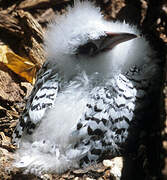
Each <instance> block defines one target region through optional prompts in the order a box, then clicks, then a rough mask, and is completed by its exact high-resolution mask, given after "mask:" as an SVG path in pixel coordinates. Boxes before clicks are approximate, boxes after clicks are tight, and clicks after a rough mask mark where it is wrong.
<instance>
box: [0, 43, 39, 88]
mask: <svg viewBox="0 0 167 180" xmlns="http://www.w3.org/2000/svg"><path fill="white" fill-rule="evenodd" d="M0 62H2V63H4V64H5V65H6V66H7V67H8V68H9V69H11V70H12V71H14V72H15V73H16V74H18V75H20V76H21V77H23V78H25V79H26V80H27V81H28V82H30V83H32V84H34V83H35V77H36V71H37V67H36V65H35V64H33V63H32V62H31V61H29V60H28V59H25V58H23V57H20V56H18V55H17V54H15V53H13V52H12V51H10V50H9V48H8V47H7V46H0Z"/></svg>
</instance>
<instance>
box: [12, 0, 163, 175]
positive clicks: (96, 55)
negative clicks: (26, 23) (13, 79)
mask: <svg viewBox="0 0 167 180" xmlns="http://www.w3.org/2000/svg"><path fill="white" fill-rule="evenodd" d="M44 48H45V51H46V61H45V62H44V64H43V66H42V68H41V69H40V70H39V72H38V74H37V80H36V83H35V85H34V88H33V90H32V92H31V95H30V97H29V99H28V101H27V103H26V106H25V109H24V111H23V113H22V114H21V115H20V119H19V122H18V124H17V126H16V128H15V130H14V133H13V136H12V138H13V139H12V141H13V143H14V144H15V145H17V147H18V148H17V151H16V153H15V162H14V166H16V167H18V168H22V169H23V170H24V172H25V173H32V174H35V175H41V174H43V173H47V172H55V173H63V172H65V171H67V170H69V169H76V168H84V167H87V166H89V165H92V164H96V163H98V162H100V161H102V160H103V159H104V158H105V157H107V156H109V157H115V156H119V155H121V154H122V153H124V150H125V149H126V146H128V144H130V146H131V145H132V146H133V145H134V146H135V140H134V139H135V136H137V135H135V133H136V132H138V131H137V130H134V129H135V127H136V126H138V125H136V124H140V123H138V122H140V121H142V118H143V114H144V113H145V114H146V111H145V109H149V106H150V104H151V102H150V101H149V97H150V94H151V93H152V92H154V91H156V90H155V89H156V88H155V84H156V83H157V82H158V73H159V65H158V62H159V59H158V58H157V55H156V52H155V50H154V49H153V48H152V46H151V45H150V43H149V42H148V40H147V39H146V38H145V36H144V35H143V34H142V33H141V32H140V30H138V28H137V27H136V26H135V25H130V24H128V23H126V22H119V21H107V20H105V19H104V17H103V15H102V13H101V11H100V8H99V7H97V6H96V5H95V4H94V3H93V2H90V1H88V0H86V1H75V2H74V5H73V6H70V7H67V12H66V13H65V14H62V15H59V16H56V18H55V20H54V21H52V22H51V23H50V24H49V25H48V29H47V31H46V34H45V39H44ZM133 127H134V128H133ZM136 134H137V133H136Z"/></svg>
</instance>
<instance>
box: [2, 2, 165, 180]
mask: <svg viewBox="0 0 167 180" xmlns="http://www.w3.org/2000/svg"><path fill="white" fill-rule="evenodd" d="M92 1H93V0H92ZM96 3H97V4H98V5H99V6H100V7H101V10H102V12H103V14H104V15H105V18H106V19H108V20H115V19H118V20H120V21H122V20H125V21H127V22H130V23H131V24H136V25H137V26H138V27H139V28H140V29H141V30H142V32H143V33H144V34H145V35H146V36H147V38H148V39H149V40H150V42H151V43H152V46H153V47H154V48H155V49H156V50H157V51H158V54H159V58H161V59H162V75H161V79H162V91H161V93H160V94H159V97H160V98H159V99H160V102H159V105H158V104H157V108H159V107H160V108H159V109H160V111H158V112H157V113H159V114H158V116H159V118H158V119H157V122H158V126H159V128H158V130H156V132H154V133H156V135H154V137H153V138H152V141H153V143H152V145H151V146H150V147H151V148H148V147H147V146H146V145H143V144H141V146H140V149H139V151H138V152H139V153H138V155H136V156H135V157H132V160H128V159H126V158H122V157H117V158H115V159H113V160H106V161H103V162H102V163H100V164H98V165H97V166H96V167H89V168H88V169H84V170H82V169H80V170H75V171H69V172H67V173H65V174H63V175H61V176H60V175H56V174H45V175H44V176H43V177H40V178H39V177H35V176H33V175H24V174H23V173H22V172H21V170H19V169H16V168H13V167H12V161H13V153H14V152H15V150H16V147H14V146H13V145H12V144H11V134H12V132H13V129H14V128H15V126H16V123H17V121H18V118H19V115H20V113H21V112H22V111H23V109H24V105H25V102H26V99H27V98H28V95H29V94H30V92H31V90H32V87H33V85H32V84H33V82H34V77H35V74H36V72H37V71H38V70H39V68H40V67H41V65H42V63H43V62H44V61H45V52H44V50H43V46H42V43H43V34H44V32H45V30H46V27H47V24H48V23H49V22H50V21H51V19H53V18H55V19H56V16H57V15H58V14H61V13H64V12H65V7H66V6H67V5H69V4H72V1H71V0H55V1H52V0H22V1H20V0H14V1H10V0H1V1H0V180H1V179H2V180H3V179H15V180H22V179H27V180H31V179H32V180H35V179H50V180H51V179H61V180H64V179H75V180H80V179H86V180H90V179H99V180H107V179H111V180H112V179H113V180H118V179H126V180H131V179H132V180H133V179H136V180H137V179H144V180H158V179H164V180H166V179H167V120H166V113H165V111H166V112H167V83H166V80H167V75H166V71H165V70H166V68H167V64H166V58H167V49H166V43H167V2H166V1H165V0H159V1H157V0H97V1H96ZM6 47H7V48H6ZM6 51H7V52H11V56H12V59H16V57H17V56H19V57H22V58H27V59H28V60H29V61H30V62H31V63H30V65H31V66H30V70H31V73H30V74H29V75H30V76H29V77H27V76H26V77H25V76H22V77H21V74H18V73H17V70H16V69H14V70H13V69H11V68H10V67H11V66H9V65H8V64H6V63H4V62H3V61H2V60H1V59H3V56H4V54H5V53H6ZM28 67H29V66H28ZM30 82H31V83H30ZM153 151H156V155H157V157H156V158H154V157H153V156H152V154H153ZM148 156H150V157H151V158H148ZM116 172H120V173H121V174H122V178H120V176H118V173H116Z"/></svg>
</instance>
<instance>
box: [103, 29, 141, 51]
mask: <svg viewBox="0 0 167 180" xmlns="http://www.w3.org/2000/svg"><path fill="white" fill-rule="evenodd" d="M106 35H107V36H105V37H103V38H104V39H103V40H102V43H101V44H100V47H99V49H100V50H101V51H105V50H111V49H112V48H113V47H115V46H116V45H118V44H120V43H122V42H125V41H129V40H131V39H134V38H137V37H138V36H137V35H135V34H131V33H111V32H106Z"/></svg>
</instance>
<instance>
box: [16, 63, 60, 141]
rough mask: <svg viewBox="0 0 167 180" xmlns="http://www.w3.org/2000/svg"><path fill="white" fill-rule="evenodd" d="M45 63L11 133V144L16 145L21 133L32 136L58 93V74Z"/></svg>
mask: <svg viewBox="0 0 167 180" xmlns="http://www.w3.org/2000/svg"><path fill="white" fill-rule="evenodd" d="M48 66H49V64H48V63H47V62H46V63H44V65H43V66H42V68H41V69H40V71H39V73H38V75H37V81H36V83H35V86H34V88H33V90H32V93H31V95H30V97H29V99H28V101H27V104H26V107H25V109H24V111H23V113H22V115H21V116H20V119H19V123H18V124H17V126H16V129H15V131H14V133H13V143H17V142H18V139H19V138H21V136H22V134H23V132H26V133H27V134H32V133H33V130H34V129H35V127H36V125H37V124H38V123H39V122H40V121H41V119H42V118H43V116H44V114H45V111H46V110H47V109H48V108H51V107H52V106H53V105H54V102H55V99H56V96H57V92H58V84H59V83H58V82H59V77H58V73H56V72H55V70H53V68H49V67H48Z"/></svg>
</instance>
